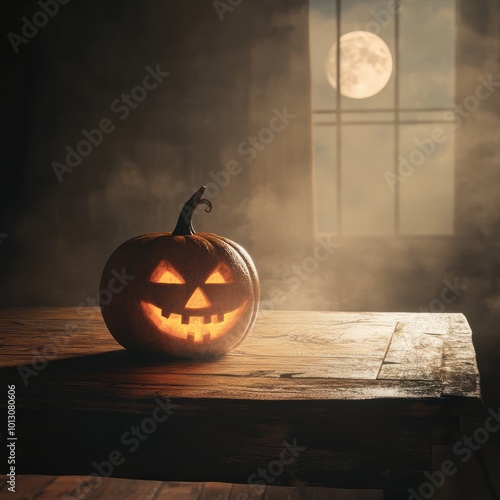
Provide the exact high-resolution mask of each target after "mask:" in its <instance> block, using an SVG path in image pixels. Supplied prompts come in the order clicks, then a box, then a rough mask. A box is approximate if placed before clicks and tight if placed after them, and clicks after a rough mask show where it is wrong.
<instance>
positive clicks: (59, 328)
mask: <svg viewBox="0 0 500 500" xmlns="http://www.w3.org/2000/svg"><path fill="white" fill-rule="evenodd" d="M0 370H1V371H2V372H3V375H4V377H3V378H4V380H6V381H7V383H9V384H11V383H13V384H16V386H17V387H19V388H20V390H22V397H20V398H18V402H17V404H18V406H19V407H22V408H45V407H47V408H49V407H50V408H57V407H58V406H60V407H63V408H65V409H68V408H70V409H85V410H92V409H95V410H113V411H127V412H130V411H132V412H133V411H141V407H142V408H144V407H145V405H146V406H147V405H151V401H152V399H154V398H155V397H157V396H158V395H161V396H165V397H170V398H172V399H174V400H175V399H180V400H184V401H189V400H205V401H206V400H211V401H212V402H213V401H221V400H232V401H235V400H236V401H240V402H241V401H245V402H247V403H248V402H256V401H287V402H299V401H310V402H316V403H321V402H331V401H361V400H363V401H367V400H388V399H404V400H411V401H420V400H427V401H429V400H433V401H450V404H453V405H456V404H457V402H463V403H464V404H465V403H467V404H468V403H470V402H471V401H472V402H475V403H477V402H478V401H479V400H480V390H479V375H478V370H477V365H476V360H475V352H474V347H473V343H472V332H471V329H470V327H469V325H468V323H467V320H466V318H465V317H464V316H463V315H462V314H458V313H442V314H432V313H377V312H366V313H363V312H330V311H328V312H326V311H325V312H314V311H264V312H262V313H260V315H259V318H258V320H257V323H256V325H255V327H254V329H253V331H252V332H251V333H250V334H249V335H248V337H247V338H246V339H245V340H244V342H243V343H242V344H240V345H239V346H238V347H237V348H236V349H234V350H233V351H231V352H229V353H227V354H226V355H225V356H223V357H222V358H219V359H216V360H210V361H204V362H199V361H189V360H183V361H168V362H165V361H158V360H144V359H138V358H136V357H134V356H131V355H130V353H128V352H126V351H125V350H124V349H123V348H122V347H121V346H120V345H119V344H117V343H116V341H115V340H114V339H113V337H112V336H111V334H110V333H109V332H108V330H107V328H106V326H105V325H104V322H103V320H102V317H101V314H100V311H99V309H98V308H85V309H75V308H15V309H3V310H0Z"/></svg>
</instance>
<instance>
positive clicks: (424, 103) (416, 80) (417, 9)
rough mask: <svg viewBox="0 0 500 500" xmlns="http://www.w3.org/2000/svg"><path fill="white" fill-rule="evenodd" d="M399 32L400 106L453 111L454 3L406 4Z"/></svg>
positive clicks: (435, 0) (451, 0)
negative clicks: (449, 108) (444, 108)
mask: <svg viewBox="0 0 500 500" xmlns="http://www.w3.org/2000/svg"><path fill="white" fill-rule="evenodd" d="M400 31H401V37H400V65H399V67H400V86H401V91H400V106H401V107H402V108H416V107H419V108H433V107H438V108H442V107H453V103H454V95H455V90H454V87H455V0H432V2H431V1H427V2H421V1H419V2H405V3H404V4H403V8H402V9H401V29H400Z"/></svg>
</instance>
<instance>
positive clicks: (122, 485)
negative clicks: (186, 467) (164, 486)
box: [32, 476, 161, 500]
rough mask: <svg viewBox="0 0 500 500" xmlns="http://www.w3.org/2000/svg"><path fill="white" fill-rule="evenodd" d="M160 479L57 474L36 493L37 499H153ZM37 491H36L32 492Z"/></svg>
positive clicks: (159, 484)
mask: <svg viewBox="0 0 500 500" xmlns="http://www.w3.org/2000/svg"><path fill="white" fill-rule="evenodd" d="M160 486H161V482H159V481H137V480H131V479H114V478H103V477H96V478H88V477H84V476H82V477H75V476H57V477H56V478H55V479H54V481H52V482H51V483H50V484H48V485H47V486H46V487H44V488H43V489H41V490H38V491H37V492H36V494H35V495H34V496H35V497H36V498H37V500H53V499H54V498H61V497H62V496H63V495H70V497H71V496H72V497H75V498H82V497H85V498H88V499H91V500H107V499H109V498H127V499H128V500H152V499H153V498H155V495H156V492H157V491H158V490H159V488H160ZM32 493H35V492H32Z"/></svg>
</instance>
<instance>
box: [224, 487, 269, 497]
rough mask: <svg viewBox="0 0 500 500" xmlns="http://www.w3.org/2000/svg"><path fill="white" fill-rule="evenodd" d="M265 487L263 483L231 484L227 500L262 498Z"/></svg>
mask: <svg viewBox="0 0 500 500" xmlns="http://www.w3.org/2000/svg"><path fill="white" fill-rule="evenodd" d="M266 488H267V487H266V486H265V485H263V484H233V487H232V489H231V494H230V495H229V500H262V499H263V498H264V495H265V493H266Z"/></svg>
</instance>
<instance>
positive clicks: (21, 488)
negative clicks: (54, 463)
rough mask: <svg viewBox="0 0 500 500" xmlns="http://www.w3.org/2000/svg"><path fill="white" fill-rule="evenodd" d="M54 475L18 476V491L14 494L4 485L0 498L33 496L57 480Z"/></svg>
mask: <svg viewBox="0 0 500 500" xmlns="http://www.w3.org/2000/svg"><path fill="white" fill-rule="evenodd" d="M55 479H56V478H55V477H54V476H35V475H33V476H21V475H17V476H16V492H15V494H13V493H12V492H11V491H9V490H8V489H7V487H8V485H6V486H7V487H5V486H4V488H2V490H1V491H0V499H5V500H7V499H12V498H32V497H33V496H36V495H35V494H36V493H38V492H40V491H43V490H44V489H45V488H46V487H48V486H49V485H50V484H51V483H52V482H53V481H55Z"/></svg>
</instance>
